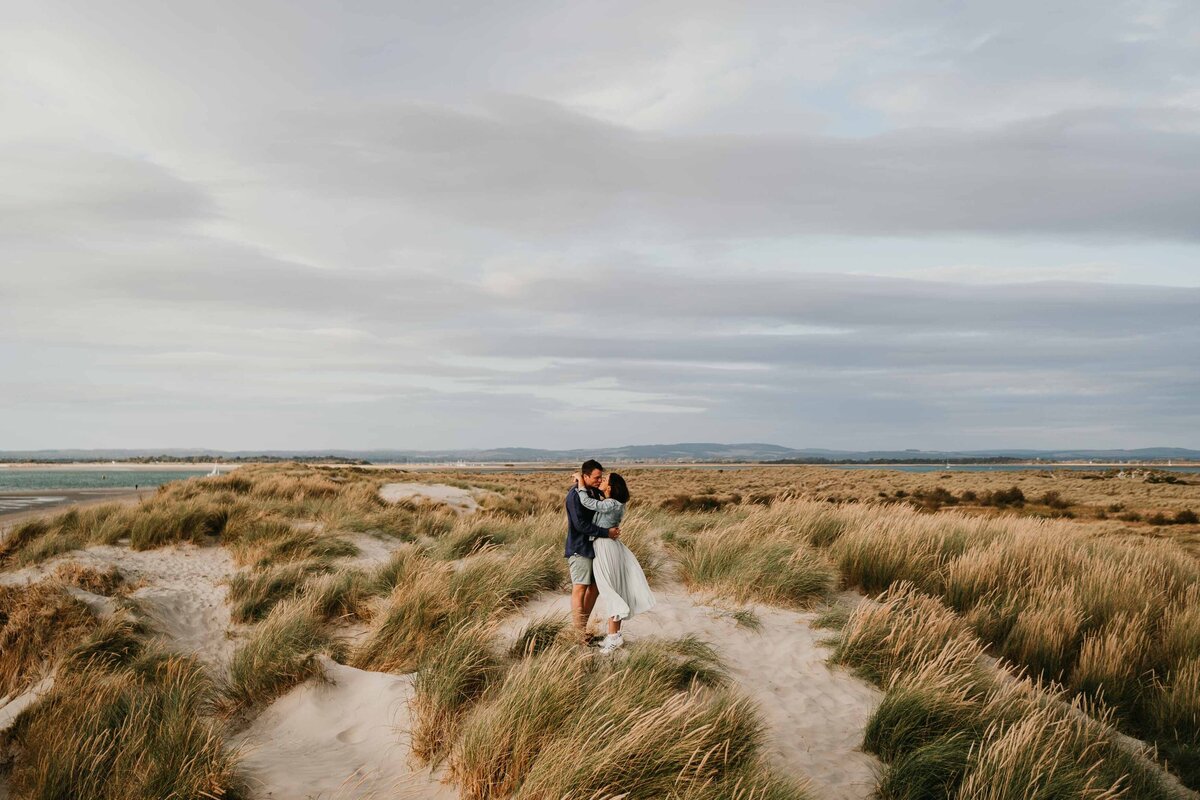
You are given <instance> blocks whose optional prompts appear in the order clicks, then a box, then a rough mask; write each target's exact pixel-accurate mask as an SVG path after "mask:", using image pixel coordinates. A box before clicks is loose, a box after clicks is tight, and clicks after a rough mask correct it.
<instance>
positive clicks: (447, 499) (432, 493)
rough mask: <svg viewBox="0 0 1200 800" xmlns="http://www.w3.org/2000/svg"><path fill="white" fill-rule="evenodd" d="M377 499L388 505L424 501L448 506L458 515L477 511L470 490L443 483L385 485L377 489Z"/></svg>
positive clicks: (473, 496)
mask: <svg viewBox="0 0 1200 800" xmlns="http://www.w3.org/2000/svg"><path fill="white" fill-rule="evenodd" d="M379 497H380V498H381V499H382V500H384V501H385V502H388V503H399V502H400V501H402V500H426V501H429V502H431V503H441V504H443V505H446V506H449V507H450V508H452V509H453V510H455V511H457V512H458V513H460V514H470V513H473V512H475V511H478V510H479V503H478V502H477V501H476V500H475V494H474V493H473V492H472V491H471V490H470V489H461V488H459V487H457V486H448V485H446V484H444V483H387V484H384V485H383V486H381V487H380V488H379Z"/></svg>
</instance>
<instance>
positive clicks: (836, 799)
mask: <svg viewBox="0 0 1200 800" xmlns="http://www.w3.org/2000/svg"><path fill="white" fill-rule="evenodd" d="M654 596H655V598H656V599H657V600H658V605H657V606H656V607H655V608H654V609H653V610H652V611H650V612H648V613H647V614H645V615H642V616H638V617H635V618H634V619H632V620H630V621H629V622H627V623H626V624H625V626H624V632H625V634H626V638H627V641H633V640H636V639H637V638H639V637H648V636H660V637H679V636H686V635H688V634H694V635H696V636H697V637H699V638H701V639H703V640H705V641H708V642H709V643H711V644H712V645H714V646H715V647H716V648H717V651H718V652H719V653H720V656H721V658H722V660H723V661H724V662H725V664H727V665H728V666H729V671H730V674H731V676H732V678H733V680H734V682H735V683H736V684H737V686H738V687H739V688H740V689H741V690H742V691H744V692H746V693H747V694H748V695H749V696H750V697H752V698H753V699H754V700H755V701H757V703H758V705H759V708H760V710H761V711H762V715H763V719H764V720H765V721H766V723H767V729H768V742H767V747H766V751H767V754H768V756H769V758H770V759H771V763H772V764H773V765H774V766H776V767H777V768H779V769H780V771H781V772H785V773H787V774H790V775H793V776H796V777H807V778H808V779H809V780H810V782H811V786H812V789H813V796H814V797H817V798H822V799H823V800H859V799H860V798H868V797H870V796H871V793H872V792H873V791H874V789H875V785H876V781H877V778H876V776H877V770H881V769H882V766H881V765H880V763H879V761H878V760H877V759H876V758H875V757H874V756H871V755H868V754H866V753H864V752H862V750H860V749H859V745H860V743H861V742H862V735H863V729H864V728H865V727H866V723H867V719H868V717H869V716H870V714H871V711H872V710H873V709H874V707H875V704H876V703H877V702H878V701H879V698H880V697H881V694H880V692H879V690H878V689H876V688H875V687H874V686H871V685H870V684H868V683H866V682H865V681H862V680H860V679H858V678H856V677H855V676H854V675H851V674H850V673H849V672H847V671H845V670H842V669H831V668H830V667H829V666H828V665H827V664H826V663H825V659H826V658H827V657H828V655H829V650H828V648H826V647H824V646H823V645H821V644H820V641H821V640H822V639H823V638H825V637H827V636H829V632H828V631H822V630H817V629H815V628H813V627H812V621H813V619H814V618H815V616H816V615H815V614H813V613H800V612H795V611H785V610H781V609H776V608H771V607H769V606H754V610H755V612H756V613H757V614H758V616H759V618H760V619H761V620H762V630H760V631H757V632H754V631H749V630H747V629H745V628H742V627H739V626H738V625H737V624H736V623H735V622H734V621H733V620H732V619H730V618H729V617H728V616H723V615H722V614H721V609H719V608H717V607H715V606H709V605H705V604H704V603H703V602H702V601H701V600H700V599H699V598H697V597H694V596H693V595H690V594H688V593H687V591H686V590H684V589H683V587H682V586H680V585H678V584H674V585H670V584H665V585H660V586H658V587H656V588H655V590H654ZM603 603H604V601H603V598H602V599H601V600H600V602H599V603H598V604H597V609H596V616H598V615H599V614H600V613H602V611H603ZM570 608H571V604H570V599H569V598H568V596H567V595H566V593H563V594H558V595H543V596H542V597H540V598H536V599H535V600H533V601H532V602H531V603H530V604H529V605H527V606H526V607H525V608H524V609H523V612H522V614H521V616H520V617H518V618H515V619H513V620H510V621H509V622H508V623H507V624H506V625H505V627H504V630H505V633H506V635H507V636H509V637H512V638H513V639H515V638H516V635H517V634H518V632H519V631H520V629H521V628H522V627H523V626H524V625H525V623H527V622H528V621H529V620H531V619H536V618H538V617H541V616H545V615H560V616H562V617H564V618H565V617H567V616H568V615H569V613H570Z"/></svg>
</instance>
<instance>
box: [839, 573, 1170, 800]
mask: <svg viewBox="0 0 1200 800" xmlns="http://www.w3.org/2000/svg"><path fill="white" fill-rule="evenodd" d="M983 653H984V646H983V643H982V642H980V641H979V640H978V639H976V638H975V637H974V636H973V635H972V633H971V632H970V630H969V629H968V628H967V626H966V625H965V624H964V623H963V621H962V620H961V618H959V617H958V616H957V615H955V614H954V613H953V611H951V610H950V609H949V608H947V607H945V606H943V605H941V604H940V603H939V602H938V601H937V600H936V599H935V598H932V597H930V596H928V595H925V594H922V593H921V592H919V591H918V590H917V589H916V587H915V586H913V585H912V584H910V583H900V584H897V585H896V586H895V587H893V589H891V590H890V591H888V592H887V593H885V594H884V595H883V596H881V598H880V602H878V603H865V604H863V605H862V606H860V607H859V609H858V610H856V611H855V612H854V614H852V615H851V618H850V620H849V621H848V622H847V624H846V626H845V629H844V630H843V632H842V637H841V641H840V643H839V645H838V647H837V650H836V651H835V655H834V658H835V659H836V660H837V661H839V662H841V663H844V664H847V665H849V666H851V667H853V668H855V669H857V670H859V671H860V672H862V673H863V674H864V675H865V676H867V677H868V678H869V679H871V680H874V681H875V682H877V683H879V684H880V685H881V686H883V687H884V688H885V690H886V693H885V696H884V699H883V702H882V703H881V704H880V706H879V707H878V708H877V709H876V711H875V713H874V715H873V717H872V719H871V721H870V723H869V725H868V729H867V732H866V738H865V743H864V745H865V747H866V748H867V749H869V750H871V751H873V752H876V753H877V754H878V755H879V756H880V757H881V758H882V759H884V760H885V761H887V762H889V764H890V765H891V766H890V770H889V772H888V773H887V774H886V775H885V776H884V778H883V780H882V781H881V784H880V795H881V796H882V797H885V798H899V797H932V796H950V797H970V798H988V800H1009V799H1010V798H1011V799H1012V800H1016V798H1027V797H1047V798H1049V797H1087V798H1115V797H1129V798H1161V797H1170V796H1172V791H1171V789H1170V787H1169V785H1168V784H1166V783H1164V782H1163V780H1162V779H1161V777H1160V776H1159V774H1158V772H1157V770H1156V768H1155V767H1153V766H1152V765H1151V764H1150V762H1149V761H1147V760H1145V757H1144V754H1140V753H1136V752H1133V751H1131V750H1129V749H1128V746H1127V745H1124V744H1122V743H1120V741H1119V740H1118V737H1117V736H1116V732H1115V730H1114V729H1113V728H1112V727H1111V726H1110V725H1109V724H1108V721H1107V719H1106V718H1105V717H1104V716H1103V715H1102V714H1099V715H1098V718H1097V716H1096V715H1097V714H1098V712H1096V710H1095V709H1093V708H1089V707H1088V706H1086V705H1084V704H1080V703H1075V704H1074V705H1071V704H1069V703H1068V702H1067V697H1066V696H1065V695H1062V694H1061V693H1058V692H1057V691H1054V690H1051V689H1049V688H1048V687H1046V686H1044V685H1042V684H1039V683H1037V682H1035V681H1031V680H1029V679H1021V678H1018V677H1016V676H1014V675H1011V674H1009V673H1007V672H1005V671H1004V670H998V669H994V668H992V667H989V666H988V665H987V664H986V662H985V661H984V660H983V658H982V656H983ZM1087 711H1091V712H1092V714H1093V716H1089V715H1088V714H1087V713H1086V712H1087Z"/></svg>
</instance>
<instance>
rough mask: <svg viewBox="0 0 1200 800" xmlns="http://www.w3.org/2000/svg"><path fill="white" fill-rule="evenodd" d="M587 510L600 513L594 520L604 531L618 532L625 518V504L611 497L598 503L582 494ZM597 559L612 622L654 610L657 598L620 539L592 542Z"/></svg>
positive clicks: (598, 585)
mask: <svg viewBox="0 0 1200 800" xmlns="http://www.w3.org/2000/svg"><path fill="white" fill-rule="evenodd" d="M579 501H580V502H581V503H583V506H584V508H589V509H591V510H592V511H595V512H596V516H595V518H594V519H593V520H592V521H593V522H595V523H596V524H597V525H599V526H600V527H601V528H615V527H617V526H618V525H620V524H621V520H622V519H623V518H624V516H625V504H624V503H622V502H620V501H619V500H613V499H612V498H611V497H610V498H607V499H604V500H594V499H592V498H590V497H588V496H587V493H586V492H583V491H580V492H579ZM592 546H593V547H594V548H595V550H596V557H595V558H594V559H593V560H592V576H593V578H594V579H595V581H596V588H597V589H599V590H600V597H601V598H602V599H603V600H604V605H605V609H606V610H607V611H608V617H609V619H619V620H624V619H629V618H630V617H632V616H634V615H635V614H642V613H644V612H646V611H649V610H650V609H651V608H654V594H653V593H652V592H651V591H650V583H649V582H648V581H647V580H646V573H644V572H642V565H641V564H639V563H638V560H637V556H635V555H634V554H633V551H632V550H630V549H629V548H628V547H626V546H625V545H624V544H623V543H622V542H621V541H620V540H619V539H606V538H604V537H600V538H597V539H595V540H594V541H593V542H592Z"/></svg>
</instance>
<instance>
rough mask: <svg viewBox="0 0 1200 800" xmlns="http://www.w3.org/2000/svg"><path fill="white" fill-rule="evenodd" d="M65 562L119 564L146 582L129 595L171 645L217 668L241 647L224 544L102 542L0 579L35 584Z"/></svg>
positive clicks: (130, 576)
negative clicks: (150, 546) (134, 546)
mask: <svg viewBox="0 0 1200 800" xmlns="http://www.w3.org/2000/svg"><path fill="white" fill-rule="evenodd" d="M65 562H75V563H77V564H82V565H84V566H89V567H99V568H103V567H109V566H115V567H117V568H118V569H120V570H121V573H122V574H123V575H125V577H126V579H127V580H129V581H130V582H131V583H141V584H143V585H142V587H141V588H140V589H138V590H137V591H135V592H132V593H131V594H130V595H129V596H130V597H131V598H132V599H134V600H137V601H138V602H139V605H140V606H141V608H142V609H143V610H144V611H145V613H146V616H147V617H148V619H149V621H150V623H151V625H152V626H153V627H154V628H155V630H156V631H158V632H159V633H160V634H161V635H162V638H163V639H164V640H165V642H166V644H167V645H168V646H169V647H171V648H172V649H173V650H176V651H178V652H182V653H189V654H194V655H196V656H197V657H199V658H200V659H201V660H203V661H205V662H207V663H209V664H211V665H214V666H218V667H221V668H224V667H225V666H227V665H228V663H229V659H230V658H231V657H232V655H233V651H234V649H236V646H237V641H236V639H235V638H233V636H235V635H236V630H237V629H238V626H235V625H234V624H233V623H232V621H231V620H230V617H229V606H228V605H227V604H226V602H225V595H226V592H227V587H226V586H225V585H224V583H223V581H224V580H225V579H226V578H228V577H229V576H230V575H232V574H233V573H234V571H235V567H234V564H233V558H232V556H230V554H229V551H228V550H226V549H225V548H223V547H197V546H195V545H192V544H180V545H173V546H171V547H162V548H158V549H155V550H130V549H129V548H128V547H122V546H119V545H97V546H95V547H89V548H87V549H84V550H74V551H71V552H70V553H64V554H63V555H61V556H56V557H55V558H52V559H49V560H47V561H44V562H42V563H41V564H36V565H34V566H31V567H26V568H24V569H20V570H16V571H13V572H5V573H0V583H7V584H22V583H32V582H34V581H38V580H41V579H42V578H44V577H46V576H48V575H50V574H52V573H53V572H54V570H55V569H56V568H57V567H58V565H59V564H62V563H65ZM95 602H97V603H98V601H95ZM89 605H91V603H89ZM97 610H100V609H97Z"/></svg>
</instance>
